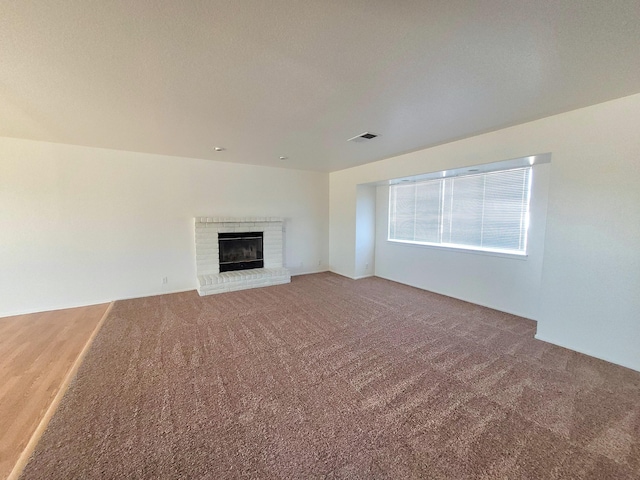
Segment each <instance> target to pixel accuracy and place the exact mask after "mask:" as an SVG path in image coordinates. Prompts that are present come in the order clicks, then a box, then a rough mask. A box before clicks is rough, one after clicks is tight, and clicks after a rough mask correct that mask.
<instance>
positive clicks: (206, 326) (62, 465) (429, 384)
mask: <svg viewBox="0 0 640 480" xmlns="http://www.w3.org/2000/svg"><path fill="white" fill-rule="evenodd" d="M534 332H535V323H534V322H532V321H529V320H525V319H522V318H518V317H514V316H512V315H507V314H504V313H500V312H496V311H494V310H490V309H487V308H483V307H479V306H476V305H472V304H469V303H465V302H461V301H458V300H453V299H451V298H448V297H443V296H439V295H435V294H431V293H428V292H424V291H421V290H417V289H414V288H411V287H406V286H403V285H399V284H396V283H393V282H389V281H386V280H382V279H379V278H370V279H364V280H359V281H352V280H349V279H346V278H343V277H340V276H337V275H334V274H329V273H326V274H317V275H308V276H301V277H294V278H293V281H292V283H291V284H289V285H282V286H276V287H268V288H263V289H257V290H249V291H244V292H237V293H229V294H223V295H213V296H209V297H205V298H200V297H198V296H197V294H195V292H189V293H184V294H174V295H165V296H158V297H151V298H145V299H138V300H128V301H122V302H118V303H116V305H115V306H114V308H113V310H112V311H111V314H110V316H109V318H107V320H106V322H105V324H104V326H103V328H102V330H101V331H100V333H99V334H98V337H97V338H96V340H95V342H94V345H93V347H92V348H91V350H90V352H89V353H88V355H87V357H86V359H85V361H84V363H83V365H82V366H81V368H80V370H79V373H78V376H77V378H76V380H75V381H74V382H73V383H72V385H71V387H70V389H69V391H68V392H67V394H66V396H65V398H64V399H63V401H62V404H61V406H60V408H59V410H58V412H57V413H56V415H55V416H54V418H53V419H52V421H51V423H50V425H49V428H48V429H47V431H46V432H45V434H44V436H43V437H42V439H41V441H40V443H39V445H38V447H37V449H36V451H35V453H34V455H33V457H32V458H31V461H30V462H29V464H28V465H27V467H26V469H25V471H24V473H23V478H26V479H52V478H63V479H91V478H212V479H218V478H296V479H297V478H394V479H400V478H456V479H463V478H532V479H547V478H593V479H605V478H612V479H613V478H615V479H624V478H640V373H637V372H633V371H631V370H628V369H624V368H622V367H617V366H615V365H611V364H608V363H606V362H603V361H599V360H595V359H592V358H589V357H586V356H583V355H580V354H577V353H574V352H571V351H568V350H565V349H562V348H558V347H554V346H552V345H549V344H545V343H543V342H540V341H537V340H534V339H533V335H534Z"/></svg>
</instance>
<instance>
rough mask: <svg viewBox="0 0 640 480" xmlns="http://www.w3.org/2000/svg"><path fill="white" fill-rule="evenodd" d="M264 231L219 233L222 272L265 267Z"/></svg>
mask: <svg viewBox="0 0 640 480" xmlns="http://www.w3.org/2000/svg"><path fill="white" fill-rule="evenodd" d="M262 237H263V232H236V233H218V251H219V257H220V272H231V271H234V270H248V269H250V268H263V267H264V257H263V256H262Z"/></svg>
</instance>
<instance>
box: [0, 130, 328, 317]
mask: <svg viewBox="0 0 640 480" xmlns="http://www.w3.org/2000/svg"><path fill="white" fill-rule="evenodd" d="M328 194H329V184H328V175H327V174H323V173H313V172H305V171H299V170H290V169H278V168H268V167H255V166H249V165H236V164H230V163H222V162H212V161H208V160H195V159H188V158H177V157H168V156H160V155H148V154H139V153H133V152H122V151H115V150H106V149H97V148H87V147H79V146H70V145H60V144H51V143H45V142H34V141H29V140H17V139H9V138H0V316H6V315H12V314H18V313H26V312H34V311H43V310H50V309H57V308H66V307H71V306H78V305H87V304H94V303H101V302H107V301H111V300H114V299H121V298H130V297H139V296H146V295H153V294H158V293H166V292H168V291H181V290H191V289H195V288H196V271H195V256H194V252H195V247H194V223H193V222H194V220H193V217H194V216H197V215H211V216H236V217H241V216H281V217H284V218H285V219H286V222H285V228H286V234H285V264H286V266H287V267H288V268H290V270H291V272H292V273H293V274H299V273H307V272H314V271H321V270H326V268H327V264H328V227H329V208H328V204H329V201H328ZM319 263H320V265H319ZM162 277H168V280H169V282H168V284H167V285H163V284H162V282H161V279H162Z"/></svg>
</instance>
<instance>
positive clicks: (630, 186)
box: [330, 95, 640, 370]
mask: <svg viewBox="0 0 640 480" xmlns="http://www.w3.org/2000/svg"><path fill="white" fill-rule="evenodd" d="M638 125H640V95H633V96H630V97H625V98H621V99H618V100H614V101H611V102H606V103H603V104H599V105H594V106H591V107H588V108H583V109H579V110H575V111H572V112H568V113H564V114H561V115H556V116H553V117H548V118H545V119H542V120H538V121H535V122H530V123H526V124H523V125H518V126H515V127H511V128H506V129H503V130H499V131H496V132H491V133H488V134H484V135H479V136H477V137H472V138H468V139H464V140H460V141H457V142H453V143H449V144H445V145H440V146H437V147H433V148H429V149H425V150H421V151H418V152H412V153H409V154H405V155H400V156H398V157H394V158H391V159H387V160H382V161H379V162H375V163H372V164H367V165H363V166H360V167H355V168H351V169H347V170H342V171H339V172H334V173H332V174H330V183H331V185H330V203H331V206H332V209H331V226H330V228H331V239H330V261H331V269H332V270H334V271H336V272H339V273H343V274H345V275H348V276H355V256H354V255H355V253H354V249H353V245H354V243H353V241H354V239H355V238H354V235H355V230H356V222H355V210H356V209H355V198H356V193H355V192H356V186H357V185H359V184H365V183H370V182H378V181H381V180H385V179H389V178H396V177H402V176H409V175H414V174H420V173H425V172H432V171H439V170H446V169H450V168H457V167H464V166H471V165H477V164H483V163H489V162H494V161H499V160H506V159H510V158H518V157H523V156H526V155H531V154H537V153H545V152H551V153H552V166H551V173H550V183H549V197H548V208H547V217H546V236H545V242H544V253H543V266H542V272H541V280H540V284H539V289H540V299H539V302H537V305H535V303H536V302H535V301H534V304H531V300H530V299H521V301H522V303H521V304H520V306H518V308H515V306H514V308H509V310H511V311H515V312H527V311H531V312H534V311H536V309H537V312H538V313H537V314H535V315H533V316H534V318H536V319H537V320H538V336H539V338H542V339H544V340H547V341H549V342H552V343H556V344H559V345H563V346H566V347H568V348H572V349H574V350H578V351H582V352H585V353H588V354H590V355H593V356H597V357H600V358H604V359H607V360H610V361H612V362H615V363H619V364H621V365H625V366H628V367H631V368H634V369H636V370H640V347H638V345H640V240H639V239H640V188H638V185H640V168H639V159H640V141H639V140H638V134H637V126H638ZM338 205H340V206H341V207H342V208H335V207H336V206H338ZM336 238H342V239H345V241H344V242H336V241H335V239H336ZM349 240H351V244H350V245H349ZM379 248H381V246H380V245H379V244H378V245H376V249H379ZM408 248H411V247H408ZM414 248H415V247H414ZM387 253H389V255H392V256H393V255H395V254H394V253H393V252H392V251H390V250H389V251H388V252H387ZM461 255H467V257H468V259H469V260H468V261H464V260H462V257H460V259H456V261H455V262H451V263H450V262H449V259H448V253H447V252H441V253H433V254H431V253H429V254H425V255H424V258H423V259H422V260H421V262H422V263H420V264H416V265H406V268H407V269H412V270H416V269H421V268H423V269H424V268H427V267H429V268H438V269H440V270H442V269H445V268H451V269H452V272H453V273H452V274H450V275H449V278H450V279H455V278H458V279H460V281H461V282H463V281H464V280H463V279H464V276H465V273H466V272H467V270H468V268H472V269H474V270H476V272H484V273H485V278H488V279H489V278H495V277H496V275H495V273H496V271H503V269H502V267H500V266H499V265H500V264H501V263H502V259H499V258H497V257H494V258H492V259H485V260H486V262H485V260H481V259H480V258H479V256H471V254H461ZM377 257H378V258H377V259H376V272H378V271H380V272H382V271H383V268H384V265H383V263H381V257H382V252H379V254H378V255H377ZM398 258H402V257H401V256H399V257H398ZM424 262H426V263H424ZM481 263H487V264H486V265H481ZM496 269H498V270H496ZM416 275H417V274H416V273H415V272H412V273H407V276H409V277H411V276H413V277H414V279H413V280H412V281H416V279H415V276H416ZM476 275H479V273H477V274H476ZM420 278H422V277H420ZM497 278H498V279H499V280H500V282H505V283H506V282H508V281H509V280H510V279H511V280H512V281H513V278H511V277H509V276H508V275H503V274H499V275H497ZM530 280H531V281H533V280H534V279H533V277H530ZM454 283H455V282H453V281H451V280H449V283H448V284H447V283H446V282H443V283H437V284H436V283H434V282H429V283H428V286H429V287H430V288H433V289H434V290H436V291H444V290H446V289H447V288H448V287H451V286H453V284H454ZM425 285H426V283H425ZM503 286H504V284H503ZM473 288H478V287H473ZM485 293H486V292H484V291H482V290H481V291H478V292H476V296H475V297H469V298H468V299H469V300H471V301H477V302H478V303H482V304H485V305H488V306H494V305H492V302H493V301H494V300H495V298H496V297H495V295H494V296H493V297H492V296H491V294H490V293H488V294H486V295H485ZM492 298H493V300H492ZM495 308H500V306H498V305H495Z"/></svg>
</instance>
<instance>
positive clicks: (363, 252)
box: [355, 185, 376, 278]
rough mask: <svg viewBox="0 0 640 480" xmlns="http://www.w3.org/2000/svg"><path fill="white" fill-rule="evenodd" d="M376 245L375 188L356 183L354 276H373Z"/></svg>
mask: <svg viewBox="0 0 640 480" xmlns="http://www.w3.org/2000/svg"><path fill="white" fill-rule="evenodd" d="M375 247H376V188H375V187H374V186H372V185H358V187H357V191H356V269H355V277H356V278H364V277H371V276H373V272H374V271H375Z"/></svg>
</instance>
